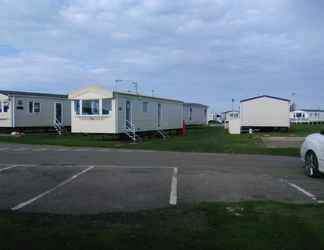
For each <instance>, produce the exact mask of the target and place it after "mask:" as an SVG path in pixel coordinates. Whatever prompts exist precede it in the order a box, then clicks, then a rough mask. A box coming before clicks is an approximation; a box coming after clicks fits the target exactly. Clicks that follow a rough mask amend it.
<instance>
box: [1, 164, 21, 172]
mask: <svg viewBox="0 0 324 250" xmlns="http://www.w3.org/2000/svg"><path fill="white" fill-rule="evenodd" d="M17 167H19V165H12V166H9V167H6V168H0V173H1V172H3V171H6V170H9V169H13V168H17Z"/></svg>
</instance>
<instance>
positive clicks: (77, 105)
mask: <svg viewBox="0 0 324 250" xmlns="http://www.w3.org/2000/svg"><path fill="white" fill-rule="evenodd" d="M74 113H75V114H76V115H80V100H75V101H74Z"/></svg>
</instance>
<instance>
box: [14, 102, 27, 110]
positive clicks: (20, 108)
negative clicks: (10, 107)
mask: <svg viewBox="0 0 324 250" xmlns="http://www.w3.org/2000/svg"><path fill="white" fill-rule="evenodd" d="M20 102H21V103H20ZM16 109H17V110H24V109H25V105H24V101H23V100H17V104H16Z"/></svg>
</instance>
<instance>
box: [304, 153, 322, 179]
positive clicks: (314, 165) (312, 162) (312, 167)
mask: <svg viewBox="0 0 324 250" xmlns="http://www.w3.org/2000/svg"><path fill="white" fill-rule="evenodd" d="M305 174H306V175H307V176H309V177H318V176H319V171H318V160H317V156H316V155H315V153H314V152H312V151H310V152H308V153H307V155H306V159H305Z"/></svg>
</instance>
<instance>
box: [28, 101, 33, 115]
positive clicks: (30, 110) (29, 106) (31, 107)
mask: <svg viewBox="0 0 324 250" xmlns="http://www.w3.org/2000/svg"><path fill="white" fill-rule="evenodd" d="M28 113H29V114H33V113H34V101H29V102H28Z"/></svg>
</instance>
